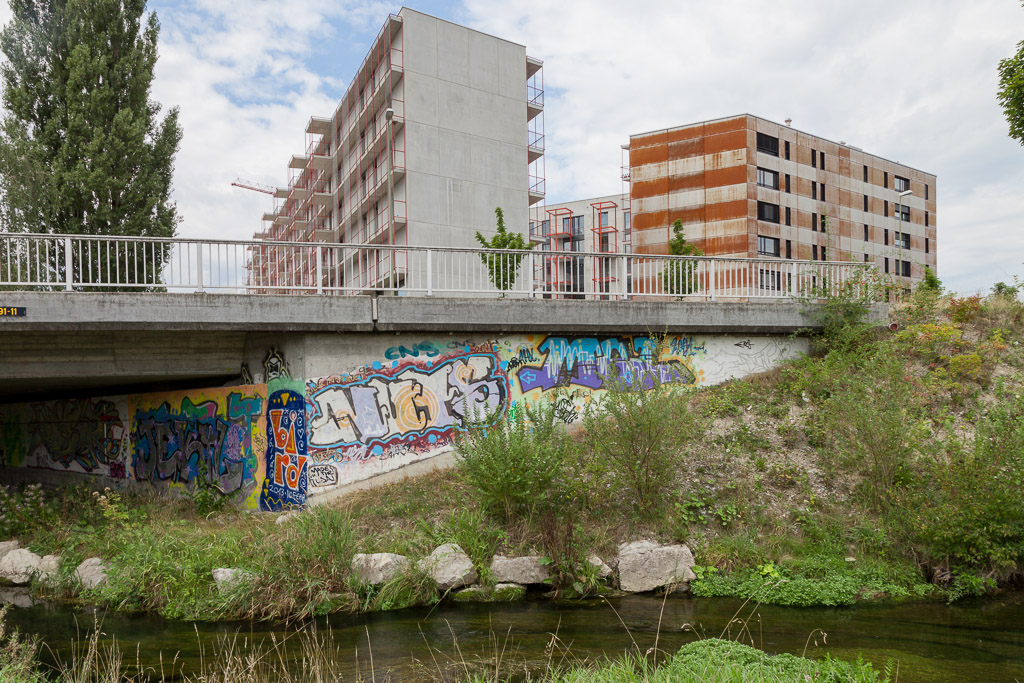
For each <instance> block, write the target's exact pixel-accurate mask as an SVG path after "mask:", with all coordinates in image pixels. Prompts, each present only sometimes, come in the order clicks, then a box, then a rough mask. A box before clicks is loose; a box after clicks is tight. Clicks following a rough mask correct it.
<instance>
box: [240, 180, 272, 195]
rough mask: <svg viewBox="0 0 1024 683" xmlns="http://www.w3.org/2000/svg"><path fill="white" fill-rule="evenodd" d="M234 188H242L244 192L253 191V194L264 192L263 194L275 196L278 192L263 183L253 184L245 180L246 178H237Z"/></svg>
mask: <svg viewBox="0 0 1024 683" xmlns="http://www.w3.org/2000/svg"><path fill="white" fill-rule="evenodd" d="M231 186H232V187H240V188H242V189H243V190H252V191H253V192H262V193H263V194H269V195H273V194H274V193H275V192H276V190H274V188H272V187H271V186H270V185H264V184H263V183H257V182H253V181H252V180H245V179H244V178H235V182H233V183H231Z"/></svg>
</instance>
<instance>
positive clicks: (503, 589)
mask: <svg viewBox="0 0 1024 683" xmlns="http://www.w3.org/2000/svg"><path fill="white" fill-rule="evenodd" d="M524 595H526V586H520V585H519V584H517V583H499V584H498V585H496V586H494V587H493V588H489V587H487V586H479V585H476V586H470V587H469V588H464V589H462V590H460V591H458V592H455V593H452V600H454V601H455V602H515V601H516V600H522V599H523V596H524Z"/></svg>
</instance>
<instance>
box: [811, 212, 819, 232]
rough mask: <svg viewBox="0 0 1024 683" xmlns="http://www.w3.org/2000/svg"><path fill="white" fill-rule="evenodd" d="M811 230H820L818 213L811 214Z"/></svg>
mask: <svg viewBox="0 0 1024 683" xmlns="http://www.w3.org/2000/svg"><path fill="white" fill-rule="evenodd" d="M811 230H813V231H814V232H818V214H816V213H812V214H811Z"/></svg>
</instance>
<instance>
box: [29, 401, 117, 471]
mask: <svg viewBox="0 0 1024 683" xmlns="http://www.w3.org/2000/svg"><path fill="white" fill-rule="evenodd" d="M28 411H29V415H28V416H27V426H28V430H27V431H28V434H27V436H28V438H27V440H26V455H27V456H28V460H27V464H28V466H29V467H39V468H43V469H53V470H61V471H72V472H81V473H84V474H104V475H105V474H108V473H109V471H110V467H111V465H117V464H123V461H124V458H125V457H126V455H127V449H128V446H127V443H128V442H127V437H128V429H127V425H128V420H127V419H126V415H124V414H123V413H124V412H125V408H124V406H123V405H122V406H121V408H119V407H118V405H117V403H115V402H114V401H110V400H105V399H73V400H67V401H46V402H43V403H30V404H29V405H28Z"/></svg>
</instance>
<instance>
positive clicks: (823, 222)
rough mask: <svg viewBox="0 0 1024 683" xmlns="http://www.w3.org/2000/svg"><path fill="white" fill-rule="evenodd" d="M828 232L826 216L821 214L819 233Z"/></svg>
mask: <svg viewBox="0 0 1024 683" xmlns="http://www.w3.org/2000/svg"><path fill="white" fill-rule="evenodd" d="M826 230H828V216H826V215H825V214H821V231H822V232H825V231H826Z"/></svg>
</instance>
